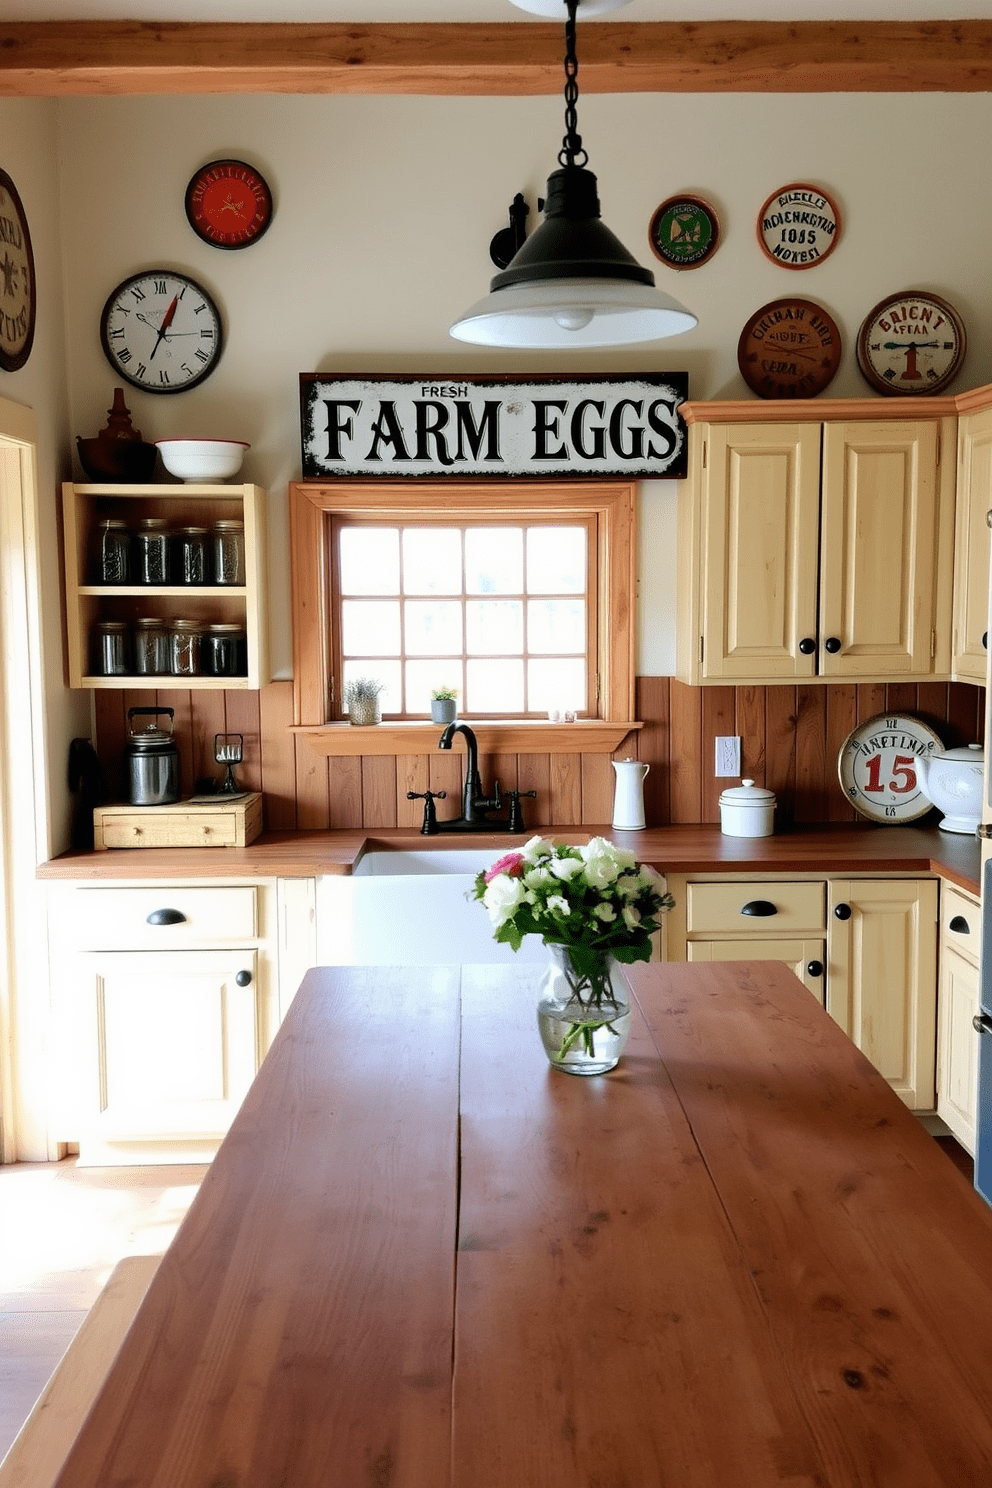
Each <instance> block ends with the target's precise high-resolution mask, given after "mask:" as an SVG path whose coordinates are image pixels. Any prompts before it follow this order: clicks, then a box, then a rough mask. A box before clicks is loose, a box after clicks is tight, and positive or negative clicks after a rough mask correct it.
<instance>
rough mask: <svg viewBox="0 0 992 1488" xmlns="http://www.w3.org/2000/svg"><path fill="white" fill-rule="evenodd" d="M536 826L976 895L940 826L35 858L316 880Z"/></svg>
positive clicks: (705, 869)
mask: <svg viewBox="0 0 992 1488" xmlns="http://www.w3.org/2000/svg"><path fill="white" fill-rule="evenodd" d="M535 832H540V833H542V834H544V835H547V836H549V837H553V838H555V839H557V840H559V841H562V842H585V841H586V840H587V839H588V838H589V837H594V836H596V835H597V834H601V835H602V836H605V837H609V838H610V839H611V840H612V841H614V842H616V843H619V844H620V845H621V846H623V847H629V848H630V849H631V851H633V852H635V853H636V854H637V856H638V858H640V859H641V860H642V861H645V862H648V863H652V864H654V865H655V866H656V867H657V868H658V869H660V870H661V871H664V872H668V873H724V872H738V871H739V872H747V873H833V874H837V873H921V874H929V873H935V874H939V875H940V876H941V877H943V878H947V879H950V880H951V882H953V883H956V884H958V885H959V886H960V887H961V888H963V889H967V890H968V891H969V892H970V893H972V894H978V893H979V883H980V862H981V849H980V846H979V843H978V841H977V840H976V839H975V838H974V837H968V836H964V835H961V834H958V833H953V832H942V831H940V829H939V828H938V827H908V826H907V827H881V826H871V825H868V824H866V825H864V826H829V825H828V826H819V827H797V828H792V829H790V830H787V831H782V832H776V833H774V835H773V836H771V837H725V836H724V835H723V834H722V833H721V831H720V829H719V827H716V826H679V827H649V828H648V829H647V830H646V831H643V832H614V831H613V829H612V827H610V826H609V825H608V824H607V825H599V826H587V827H534V828H532V829H530V830H528V832H526V833H525V834H523V835H521V836H515V837H511V836H508V835H507V834H506V833H505V832H501V833H496V832H490V833H464V834H463V833H459V834H454V833H445V834H439V835H438V836H436V837H423V836H421V835H420V834H419V833H417V832H410V831H406V830H400V829H396V828H394V829H391V830H390V829H383V828H376V829H373V830H365V831H363V830H355V831H339V832H266V833H264V834H263V835H262V836H261V837H259V838H258V839H257V840H256V841H255V842H253V843H252V844H251V845H250V846H249V847H223V848H147V849H142V850H135V849H131V850H126V849H111V850H110V851H109V852H69V853H64V854H63V855H62V856H61V857H58V858H53V859H51V861H49V862H47V863H43V864H42V865H41V867H40V868H39V869H38V876H39V877H40V878H66V879H86V880H91V881H92V880H100V879H108V880H110V879H113V880H121V879H149V878H173V877H180V878H232V877H233V878H268V877H280V878H314V877H319V876H321V875H323V874H336V873H350V872H351V870H352V867H353V865H354V863H355V861H356V859H357V858H358V857H359V856H360V855H361V853H362V852H363V851H366V850H368V849H371V848H376V847H378V848H398V847H416V848H418V849H428V850H431V849H439V848H452V847H484V848H491V849H492V852H493V857H494V858H496V857H498V856H499V855H500V853H503V852H509V851H510V850H511V849H512V848H513V847H514V846H515V845H517V846H519V845H520V844H521V843H523V842H525V841H526V840H527V837H529V836H532V835H533V833H535Z"/></svg>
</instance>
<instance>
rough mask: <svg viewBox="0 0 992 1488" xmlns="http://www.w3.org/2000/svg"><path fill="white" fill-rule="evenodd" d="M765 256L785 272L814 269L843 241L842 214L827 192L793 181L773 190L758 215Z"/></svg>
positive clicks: (758, 228) (760, 242)
mask: <svg viewBox="0 0 992 1488" xmlns="http://www.w3.org/2000/svg"><path fill="white" fill-rule="evenodd" d="M757 230H758V243H759V244H760V246H761V251H762V253H764V254H765V256H766V257H767V258H770V259H771V261H772V263H777V264H780V265H781V266H782V268H783V269H812V268H814V267H815V265H816V264H819V263H822V262H823V260H824V259H825V258H827V257H828V256H829V255H830V254H831V253H833V251H834V249H835V248H836V247H837V243H838V241H839V240H840V212H839V211H838V209H837V203H836V202H835V201H834V200H833V198H832V197H831V196H829V195H828V194H827V192H826V191H821V190H820V188H819V187H818V186H810V185H808V184H807V183H806V182H805V181H793V182H792V183H791V185H789V186H781V187H780V188H779V190H778V191H773V192H772V194H771V196H770V197H769V198H768V200H767V201H766V202H765V204H764V206H763V207H762V208H761V211H760V212H759V213H758V223H757Z"/></svg>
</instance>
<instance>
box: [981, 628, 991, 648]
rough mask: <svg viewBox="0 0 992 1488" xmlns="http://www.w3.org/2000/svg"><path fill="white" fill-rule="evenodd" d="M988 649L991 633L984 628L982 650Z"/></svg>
mask: <svg viewBox="0 0 992 1488" xmlns="http://www.w3.org/2000/svg"><path fill="white" fill-rule="evenodd" d="M988 649H989V633H988V631H987V630H983V631H982V650H983V651H987V650H988Z"/></svg>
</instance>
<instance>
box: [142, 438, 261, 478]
mask: <svg viewBox="0 0 992 1488" xmlns="http://www.w3.org/2000/svg"><path fill="white" fill-rule="evenodd" d="M155 443H156V445H157V446H158V450H159V453H160V454H161V456H162V464H163V465H164V466H165V468H166V470H167V471H168V472H169V474H170V475H174V476H176V477H178V479H179V480H184V481H210V480H224V479H225V478H226V477H227V476H229V475H237V473H238V471H239V470H240V469H241V462H242V460H243V459H244V457H245V450H246V449H250V448H251V446H250V445H247V444H245V443H244V442H243V440H240V439H156V441H155Z"/></svg>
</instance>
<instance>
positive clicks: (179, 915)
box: [145, 909, 186, 925]
mask: <svg viewBox="0 0 992 1488" xmlns="http://www.w3.org/2000/svg"><path fill="white" fill-rule="evenodd" d="M185 919H186V916H185V915H184V914H183V912H182V910H181V909H153V910H152V912H151V914H150V915H149V916H148V918H147V919H146V921H145V923H146V925H181V924H182V923H183V922H184V920H185Z"/></svg>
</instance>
